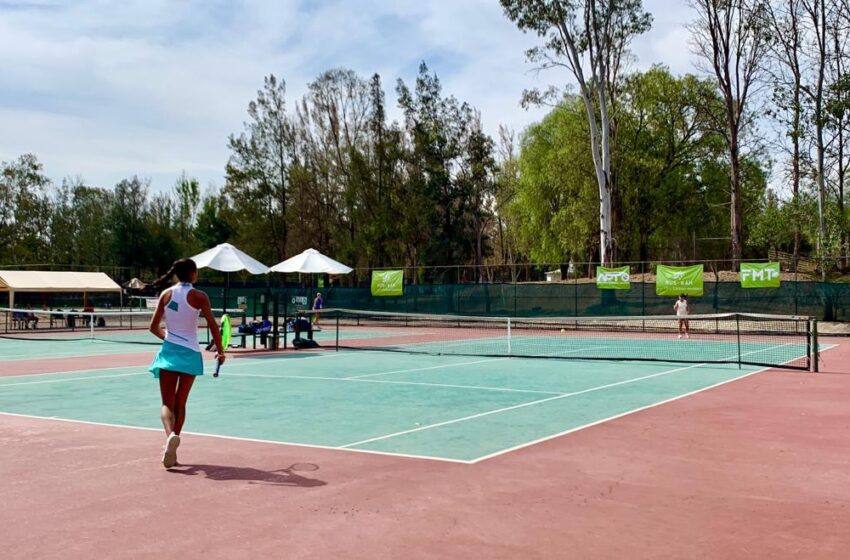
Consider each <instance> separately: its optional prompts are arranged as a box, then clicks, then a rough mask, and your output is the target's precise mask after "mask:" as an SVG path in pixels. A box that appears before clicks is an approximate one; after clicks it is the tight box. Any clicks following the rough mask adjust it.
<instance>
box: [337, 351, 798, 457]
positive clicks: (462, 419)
mask: <svg viewBox="0 0 850 560" xmlns="http://www.w3.org/2000/svg"><path fill="white" fill-rule="evenodd" d="M787 345H788V344H780V345H778V346H775V347H772V348H769V350H773V349H776V348H782V347H783V346H787ZM759 351H762V350H759ZM751 353H755V352H751ZM736 356H737V354H736ZM705 365H708V364H707V363H700V364H694V365H690V366H685V367H680V368H675V369H670V370H665V371H661V372H658V373H652V374H649V375H643V376H640V377H634V378H631V379H625V380H623V381H616V382H614V383H607V384H605V385H598V386H596V387H590V388H588V389H583V390H581V391H573V392H570V393H563V394H561V395H557V396H554V397H549V398H545V399H538V400H536V401H530V402H527V403H522V404H517V405H513V406H507V407H504V408H498V409H495V410H489V411H487V412H479V413H477V414H471V415H468V416H462V417H460V418H455V419H452V420H445V421H443V422H437V423H435V424H429V425H427V426H420V427H418V428H413V429H410V430H402V431H400V432H395V433H392V434H386V435H383V436H377V437H373V438H369V439H364V440H361V441H355V442H353V443H348V444H345V445H342V446H341V447H344V448H349V447H353V446H355V445H363V444H366V443H372V442H375V441H381V440H385V439H389V438H393V437H397V436H401V435H407V434H411V433H415V432H421V431H424V430H430V429H432V428H439V427H442V426H447V425H450V424H456V423H458V422H465V421H467V420H474V419H476V418H482V417H484V416H490V415H493V414H501V413H502V412H508V411H511V410H517V409H520V408H525V407H528V406H534V405H538V404H542V403H545V402H549V401H556V400H560V399H566V398H570V397H575V396H577V395H583V394H587V393H592V392H595V391H601V390H604V389H610V388H611V387H617V386H620V385H627V384H630V383H636V382H638V381H643V380H645V379H651V378H654V377H660V376H662V375H668V374H671V373H676V372H679V371H686V370H690V369H694V368H698V367H702V366H705Z"/></svg>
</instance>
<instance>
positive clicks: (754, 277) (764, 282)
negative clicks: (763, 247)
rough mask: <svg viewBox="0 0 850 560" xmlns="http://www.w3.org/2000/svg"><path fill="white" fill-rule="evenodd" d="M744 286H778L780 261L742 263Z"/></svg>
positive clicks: (742, 284) (742, 283) (742, 282)
mask: <svg viewBox="0 0 850 560" xmlns="http://www.w3.org/2000/svg"><path fill="white" fill-rule="evenodd" d="M741 287H742V288H778V287H779V263H778V262H768V263H745V262H742V263H741Z"/></svg>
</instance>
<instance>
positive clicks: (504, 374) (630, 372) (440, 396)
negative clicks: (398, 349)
mask: <svg viewBox="0 0 850 560" xmlns="http://www.w3.org/2000/svg"><path fill="white" fill-rule="evenodd" d="M8 342H9V341H0V353H3V354H5V351H4V350H8V348H6V343H8ZM41 344H44V343H32V342H29V343H28V344H27V347H28V348H30V352H32V351H33V347H38V346H39V345H41ZM116 346H118V347H121V348H124V350H125V351H126V349H127V346H128V345H116ZM249 356H250V355H249ZM207 367H208V368H212V362H209V363H207ZM758 369H759V368H756V367H747V366H745V367H743V368H741V369H739V368H738V367H737V366H735V365H716V364H715V365H705V364H682V363H665V362H653V363H648V362H615V361H570V360H560V359H520V358H475V357H462V356H419V355H409V354H402V353H387V352H371V351H340V352H326V353H300V354H299V353H289V354H265V355H262V356H260V355H254V356H250V357H239V358H231V359H229V361H228V362H227V363H226V364H225V365H224V367H223V368H222V375H221V377H219V378H217V379H214V378H213V377H212V376H211V375H205V376H204V377H202V378H200V379H199V380H198V382H197V383H196V385H195V387H194V388H193V391H192V395H191V397H190V400H189V404H188V416H187V418H188V419H187V423H186V426H185V430H186V431H187V432H189V433H191V432H195V433H203V434H209V435H219V436H229V437H236V438H246V439H252V440H263V441H270V442H278V443H293V444H302V445H313V446H321V447H330V448H339V449H350V450H359V451H369V452H379V453H389V454H396V455H407V456H416V457H427V458H433V459H442V460H452V461H460V462H474V461H477V460H481V459H484V458H487V457H491V456H493V455H498V454H500V453H503V452H505V451H508V450H512V449H516V448H518V447H522V446H525V445H528V444H531V443H534V442H537V441H540V440H543V439H546V438H550V437H553V436H556V435H558V434H563V433H565V432H568V431H571V430H575V429H578V428H581V427H584V426H587V425H590V424H594V423H598V422H601V421H604V420H606V419H610V418H612V417H616V416H619V415H622V414H625V413H629V412H632V411H635V410H638V409H641V408H645V407H649V406H652V405H656V404H659V403H662V402H664V401H667V400H670V399H673V398H677V397H681V396H683V395H687V394H689V393H692V392H694V391H699V390H701V389H705V388H707V387H711V386H713V385H717V384H719V383H724V382H727V381H730V380H734V379H736V378H739V377H741V376H744V375H748V374H750V373H753V372H755V371H757V370H758ZM0 412H6V413H14V414H23V415H32V416H41V417H55V418H61V419H68V420H79V421H88V422H96V423H105V424H114V425H120V426H134V427H144V428H160V423H159V389H158V385H157V383H156V381H154V380H153V379H152V378H151V376H150V374H148V373H146V372H145V368H144V367H138V366H134V367H122V368H113V369H101V370H89V371H80V372H74V373H63V374H42V375H27V376H15V377H0Z"/></svg>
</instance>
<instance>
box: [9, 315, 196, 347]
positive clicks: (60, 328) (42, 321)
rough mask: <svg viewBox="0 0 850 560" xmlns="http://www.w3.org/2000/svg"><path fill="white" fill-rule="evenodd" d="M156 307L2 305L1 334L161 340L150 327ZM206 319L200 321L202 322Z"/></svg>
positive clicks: (134, 341)
mask: <svg viewBox="0 0 850 560" xmlns="http://www.w3.org/2000/svg"><path fill="white" fill-rule="evenodd" d="M152 317H153V312H152V311H109V310H106V311H101V310H98V311H78V310H74V309H72V310H39V309H9V308H0V337H2V338H10V339H18V340H50V341H64V340H83V339H93V340H103V341H109V342H123V343H128V344H160V343H161V342H162V341H161V340H159V339H158V338H156V337H155V336H154V335H153V334H151V333H150V332H149V330H148V328H149V326H150V322H151V318H152ZM202 324H204V323H203V319H201V320H200V322H199V333H200V327H201V326H202Z"/></svg>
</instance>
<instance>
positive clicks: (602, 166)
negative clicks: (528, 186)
mask: <svg viewBox="0 0 850 560" xmlns="http://www.w3.org/2000/svg"><path fill="white" fill-rule="evenodd" d="M501 4H502V7H503V8H504V10H505V14H506V15H507V17H508V18H509V19H510V20H511V21H513V22H514V23H515V24H516V25H517V26H518V27H519V28H520V29H522V30H523V31H529V32H532V33H536V34H537V35H539V36H540V37H541V38H542V40H543V44H542V45H540V46H537V47H535V48H532V49H531V50H529V51H528V52H527V56H528V58H529V60H530V61H531V62H533V63H535V64H538V65H539V66H540V67H542V68H563V69H566V70H567V71H568V72H569V74H570V75H571V76H572V78H573V79H574V80H575V81H576V84H577V85H578V93H579V96H580V98H581V100H582V102H583V104H584V109H585V111H586V114H587V121H588V125H589V126H588V132H589V137H590V152H591V157H592V160H593V167H594V171H595V176H596V184H597V188H598V193H599V194H598V201H599V213H598V214H599V259H600V261H601V262H602V263H605V264H608V263H610V262H611V261H612V259H613V258H614V236H613V232H614V208H613V204H612V196H613V191H614V189H615V170H614V169H612V158H611V151H612V147H611V133H612V128H613V127H612V118H613V115H612V104H614V103H616V92H615V89H616V86H617V83H618V81H619V78H620V75H621V72H622V70H623V65H624V62H625V60H626V57H627V55H628V47H629V44H630V43H631V41H632V39H633V38H634V37H636V36H637V35H640V34H642V33H644V32H645V31H647V30H648V29H649V28H650V26H651V22H652V18H651V16H650V14H649V13H647V12H645V11H644V9H643V3H642V1H641V0H501ZM553 94H556V89H554V88H550V90H549V91H548V92H545V93H541V92H539V91H530V92H526V95H525V100H526V101H527V102H542V101H545V100H546V99H547V98H551V95H553Z"/></svg>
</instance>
